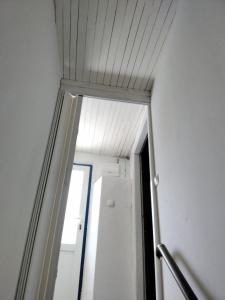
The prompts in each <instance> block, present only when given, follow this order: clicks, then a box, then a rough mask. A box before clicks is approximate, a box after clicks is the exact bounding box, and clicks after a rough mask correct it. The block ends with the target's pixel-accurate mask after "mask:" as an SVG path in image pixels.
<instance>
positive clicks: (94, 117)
mask: <svg viewBox="0 0 225 300" xmlns="http://www.w3.org/2000/svg"><path fill="white" fill-rule="evenodd" d="M98 106H99V103H98V101H97V102H96V101H92V107H91V115H92V116H91V118H92V120H93V122H92V124H90V125H89V126H92V128H91V129H92V131H93V132H92V133H91V136H90V139H89V145H90V148H91V147H95V144H96V139H95V138H96V132H97V129H96V125H97V120H98V117H97V116H98Z"/></svg>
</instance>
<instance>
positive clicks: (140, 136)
mask: <svg viewBox="0 0 225 300" xmlns="http://www.w3.org/2000/svg"><path fill="white" fill-rule="evenodd" d="M146 138H148V146H149V170H150V183H149V184H150V190H151V207H152V222H153V244H154V252H155V260H154V262H155V285H156V286H155V288H156V299H157V300H163V299H164V298H163V282H162V266H161V264H160V262H159V260H158V259H157V257H156V247H157V245H158V244H159V243H160V228H159V216H158V197H157V186H156V185H155V183H154V178H155V176H156V172H155V158H154V146H153V132H152V116H151V103H149V104H148V105H147V110H146V114H145V118H144V120H143V123H142V124H141V125H140V128H139V131H138V133H137V135H136V139H135V142H134V144H133V147H132V151H131V159H130V160H131V164H132V165H131V174H132V179H133V184H134V186H133V195H134V199H133V203H134V211H133V219H134V224H133V226H134V231H135V237H134V245H133V247H134V253H135V255H136V265H135V279H136V280H135V282H134V286H135V292H136V297H137V299H138V300H139V299H140V300H144V299H146V297H145V282H144V279H145V276H144V245H143V225H142V187H141V178H140V174H141V163H140V154H141V150H142V147H143V145H144V143H145V141H146Z"/></svg>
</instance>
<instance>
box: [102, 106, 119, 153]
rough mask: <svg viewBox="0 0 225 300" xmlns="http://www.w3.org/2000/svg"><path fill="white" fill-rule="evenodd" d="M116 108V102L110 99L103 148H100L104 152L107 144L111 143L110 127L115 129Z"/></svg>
mask: <svg viewBox="0 0 225 300" xmlns="http://www.w3.org/2000/svg"><path fill="white" fill-rule="evenodd" d="M115 108H116V106H115V103H114V102H113V101H110V107H109V111H110V115H109V118H108V120H107V125H106V128H105V130H104V135H103V139H102V145H101V149H99V151H100V153H104V152H105V151H106V149H107V146H108V145H109V144H110V140H108V137H109V136H110V129H113V116H114V115H115ZM99 148H100V147H99ZM107 150H109V149H107Z"/></svg>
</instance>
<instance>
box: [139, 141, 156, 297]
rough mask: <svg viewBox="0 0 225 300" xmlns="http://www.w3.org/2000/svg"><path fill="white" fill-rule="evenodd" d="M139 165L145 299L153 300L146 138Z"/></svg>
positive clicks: (152, 245)
mask: <svg viewBox="0 0 225 300" xmlns="http://www.w3.org/2000/svg"><path fill="white" fill-rule="evenodd" d="M140 164H141V189H142V233H143V260H144V262H143V265H144V289H145V299H146V300H154V299H156V291H155V267H154V244H153V222H152V207H151V190H150V172H149V148H148V138H146V140H145V142H144V144H143V147H142V150H141V153H140Z"/></svg>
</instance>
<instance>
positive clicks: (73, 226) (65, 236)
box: [53, 164, 90, 300]
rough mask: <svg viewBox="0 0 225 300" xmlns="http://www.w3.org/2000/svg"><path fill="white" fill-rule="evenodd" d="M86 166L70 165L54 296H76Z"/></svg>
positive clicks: (73, 299) (87, 174)
mask: <svg viewBox="0 0 225 300" xmlns="http://www.w3.org/2000/svg"><path fill="white" fill-rule="evenodd" d="M89 178H90V166H86V165H77V164H75V165H74V166H73V169H72V174H71V180H70V186H69V193H68V198H67V206H66V213H65V219H64V225H63V233H62V239H61V249H60V253H59V261H58V271H57V278H56V282H55V290H54V297H53V299H54V300H62V299H66V300H77V295H78V286H79V278H80V267H81V256H82V245H83V238H84V226H85V215H86V208H87V198H88V192H89Z"/></svg>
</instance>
